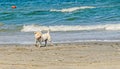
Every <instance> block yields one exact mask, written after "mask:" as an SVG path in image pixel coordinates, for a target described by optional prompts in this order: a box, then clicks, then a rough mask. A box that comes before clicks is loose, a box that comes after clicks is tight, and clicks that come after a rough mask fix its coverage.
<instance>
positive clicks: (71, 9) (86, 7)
mask: <svg viewBox="0 0 120 69" xmlns="http://www.w3.org/2000/svg"><path fill="white" fill-rule="evenodd" d="M91 8H95V7H94V6H81V7H72V8H65V9H61V10H58V9H51V10H50V11H54V12H73V11H76V10H80V9H91Z"/></svg>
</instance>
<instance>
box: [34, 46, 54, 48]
mask: <svg viewBox="0 0 120 69" xmlns="http://www.w3.org/2000/svg"><path fill="white" fill-rule="evenodd" d="M51 46H53V45H47V46H45V45H42V46H38V45H35V47H40V48H41V47H51Z"/></svg>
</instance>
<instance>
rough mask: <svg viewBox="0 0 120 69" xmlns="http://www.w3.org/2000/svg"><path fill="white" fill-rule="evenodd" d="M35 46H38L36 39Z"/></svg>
mask: <svg viewBox="0 0 120 69" xmlns="http://www.w3.org/2000/svg"><path fill="white" fill-rule="evenodd" d="M35 46H36V47H37V46H38V40H36V39H35Z"/></svg>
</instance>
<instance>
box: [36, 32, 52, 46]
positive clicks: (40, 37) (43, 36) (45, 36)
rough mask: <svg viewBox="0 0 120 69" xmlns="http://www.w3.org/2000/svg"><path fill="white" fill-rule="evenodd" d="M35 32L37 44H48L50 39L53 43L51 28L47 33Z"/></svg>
mask: <svg viewBox="0 0 120 69" xmlns="http://www.w3.org/2000/svg"><path fill="white" fill-rule="evenodd" d="M34 34H35V42H36V44H35V46H39V47H40V46H41V44H42V42H45V46H46V45H47V42H48V41H49V42H50V43H51V45H53V44H52V40H51V36H50V33H49V30H48V32H47V33H44V34H43V33H42V32H34Z"/></svg>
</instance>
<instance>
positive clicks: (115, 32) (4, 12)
mask: <svg viewBox="0 0 120 69" xmlns="http://www.w3.org/2000/svg"><path fill="white" fill-rule="evenodd" d="M13 5H15V6H16V8H15V9H13V8H11V6H13ZM119 11H120V0H0V44H13V43H15V44H16V43H17V44H33V43H34V33H33V32H34V31H43V32H46V30H48V29H49V30H50V34H51V36H52V40H53V42H54V43H63V42H64V43H66V42H85V41H120V13H119Z"/></svg>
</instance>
